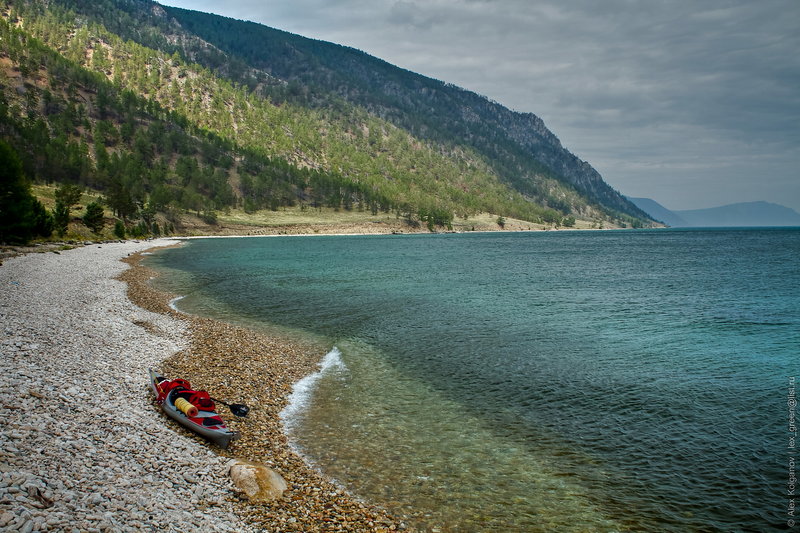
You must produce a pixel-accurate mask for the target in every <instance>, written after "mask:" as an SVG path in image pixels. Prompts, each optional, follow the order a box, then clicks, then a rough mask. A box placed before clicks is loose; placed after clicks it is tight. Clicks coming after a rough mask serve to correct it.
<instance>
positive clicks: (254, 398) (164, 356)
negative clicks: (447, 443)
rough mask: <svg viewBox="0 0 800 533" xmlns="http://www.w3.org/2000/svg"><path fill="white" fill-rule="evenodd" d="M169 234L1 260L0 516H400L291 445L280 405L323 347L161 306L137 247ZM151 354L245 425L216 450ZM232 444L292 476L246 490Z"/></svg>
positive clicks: (248, 522)
mask: <svg viewBox="0 0 800 533" xmlns="http://www.w3.org/2000/svg"><path fill="white" fill-rule="evenodd" d="M174 244H175V241H173V240H169V239H160V240H157V241H149V242H125V243H110V244H103V245H91V246H85V247H82V248H76V249H72V250H66V251H63V252H60V253H35V254H28V255H24V256H19V257H14V258H10V259H5V260H4V262H3V264H2V266H0V322H2V333H3V335H2V337H0V417H2V418H1V419H2V420H3V421H4V424H3V426H2V430H0V529H5V530H8V531H70V532H71V531H157V530H158V531H237V532H238V531H241V532H250V531H308V532H311V531H392V530H398V529H407V528H406V527H405V525H404V524H402V523H401V522H398V521H396V520H394V519H392V518H391V517H390V516H388V515H387V514H386V513H384V512H383V511H381V510H380V509H377V508H374V507H372V506H369V505H367V504H365V503H363V502H359V501H357V500H355V499H354V498H352V497H351V496H349V495H348V494H347V493H346V492H345V491H343V490H342V489H341V488H339V487H337V486H336V485H335V484H333V483H331V482H330V481H329V480H326V479H325V478H324V477H323V476H321V475H320V474H319V473H317V472H315V471H314V470H313V469H311V468H309V467H308V466H307V465H306V464H305V463H304V462H303V461H302V459H301V458H300V457H298V456H297V455H296V454H295V453H294V452H293V451H292V450H291V449H290V447H289V445H288V442H287V439H286V436H285V435H284V434H283V431H282V428H281V424H280V420H279V419H278V413H279V412H280V410H281V409H283V407H284V406H285V405H286V402H287V398H288V395H289V393H290V392H291V387H292V384H293V383H295V382H296V381H297V380H299V379H300V378H302V377H303V376H304V375H307V374H308V373H310V372H312V371H314V370H315V369H316V365H317V363H318V361H319V359H320V358H321V355H322V354H321V353H320V352H319V351H318V347H311V346H305V345H302V344H298V343H297V342H293V341H290V340H288V339H276V338H272V337H267V336H265V335H263V334H259V333H256V332H253V331H250V330H247V329H244V328H239V327H235V326H232V325H229V324H224V323H221V322H216V321H213V320H207V319H202V318H197V317H191V316H187V315H183V314H181V313H178V312H176V311H174V310H171V309H170V308H169V306H168V301H169V299H170V295H166V294H163V293H159V292H156V291H155V290H153V289H152V288H151V287H150V285H149V284H148V283H147V282H148V280H149V279H150V278H151V277H152V276H153V272H152V271H149V270H148V269H146V268H144V267H141V266H136V265H138V258H139V256H137V255H135V254H137V253H138V252H142V251H144V250H147V249H151V248H153V247H158V246H168V245H174ZM128 256H131V257H130V258H128ZM124 258H128V259H126V262H128V263H130V264H131V265H133V266H134V268H130V269H128V268H127V267H126V265H125V264H124V263H123V262H122V261H120V260H121V259H124ZM125 282H127V284H128V286H127V288H126V284H125ZM126 293H127V297H126ZM148 367H155V368H158V369H159V370H161V371H162V372H164V373H165V374H166V375H167V376H168V377H169V376H178V375H180V376H182V377H186V378H188V379H190V380H191V381H192V383H193V384H194V385H195V387H196V388H206V389H208V390H210V391H212V394H213V395H215V396H217V397H221V398H226V399H228V400H229V401H237V402H243V403H247V404H248V405H250V406H251V409H252V411H251V414H250V415H249V416H248V417H247V418H245V419H236V418H235V417H233V416H232V415H231V414H230V413H228V412H227V410H226V409H224V407H222V406H220V407H221V409H220V412H221V413H222V414H223V417H224V418H225V420H226V422H228V423H229V425H231V426H232V427H233V428H234V429H236V430H237V431H239V432H240V433H241V434H242V438H241V439H240V440H238V441H234V443H233V444H232V445H231V446H230V447H229V449H228V450H227V451H222V450H220V449H218V448H215V447H213V445H210V444H208V443H207V442H205V441H203V440H202V439H200V438H199V437H197V436H195V435H193V434H191V433H189V432H187V431H185V430H183V429H182V428H180V427H179V426H178V425H177V424H174V422H172V421H171V420H169V419H168V418H166V417H165V416H164V415H163V414H162V413H161V412H160V410H158V409H157V408H156V407H155V406H154V404H153V402H152V399H151V395H150V392H149V390H148V388H147V385H146V384H147V372H146V371H147V368H148ZM231 457H238V458H244V459H248V460H252V461H258V462H262V463H264V464H267V465H268V466H270V467H271V468H273V469H274V470H276V471H277V472H279V473H280V474H281V475H282V476H283V477H284V478H285V479H286V481H287V483H288V485H289V490H287V491H286V493H284V495H283V497H282V498H280V499H278V500H276V501H274V502H271V503H263V504H250V503H247V502H245V501H243V500H241V499H240V498H239V497H238V495H237V494H236V493H235V491H234V487H233V485H232V483H231V481H230V479H229V478H228V477H227V462H228V461H229V458H231Z"/></svg>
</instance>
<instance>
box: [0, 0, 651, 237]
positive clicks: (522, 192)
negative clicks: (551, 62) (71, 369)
mask: <svg viewBox="0 0 800 533" xmlns="http://www.w3.org/2000/svg"><path fill="white" fill-rule="evenodd" d="M0 10H2V13H3V17H4V18H5V20H6V21H7V26H6V27H5V28H6V29H5V30H3V31H4V32H5V36H6V37H4V38H3V40H2V41H0V56H2V57H4V58H5V60H4V61H6V62H5V63H3V64H2V65H0V66H2V67H3V69H4V70H5V73H6V74H5V76H2V75H0V89H2V95H0V96H2V97H3V102H4V105H3V106H2V110H4V113H5V117H6V118H5V119H4V123H5V125H3V124H0V134H2V135H3V136H4V137H5V138H8V139H9V141H10V142H11V144H12V145H14V146H15V147H16V148H17V149H18V150H20V151H21V152H22V153H27V154H29V156H30V157H28V158H24V159H25V161H26V171H27V172H28V173H29V175H30V176H32V177H34V178H37V179H39V180H41V181H48V182H49V181H52V180H56V181H69V182H75V183H80V184H85V185H91V186H93V187H96V188H98V189H100V190H103V191H107V194H108V195H109V196H110V197H112V198H113V197H114V195H115V194H116V192H114V191H118V190H122V191H123V194H122V196H124V197H126V198H128V199H130V202H128V207H129V208H130V209H128V210H127V211H128V216H133V215H134V214H135V212H136V209H134V207H133V206H139V209H141V208H143V207H145V206H147V207H152V208H155V209H159V208H161V209H163V208H170V207H176V208H181V209H195V210H197V211H201V210H202V211H206V212H209V213H211V212H213V210H216V209H223V208H227V207H244V208H245V209H250V210H255V209H263V208H272V209H275V208H277V207H279V206H281V205H295V204H300V205H310V206H316V205H327V206H331V207H337V208H339V207H341V208H344V209H352V208H354V207H358V208H361V209H371V210H373V212H376V211H377V210H382V211H389V210H394V211H396V212H397V213H398V214H402V215H403V216H414V217H418V218H419V219H421V220H428V221H429V222H430V221H435V224H437V225H446V224H447V223H448V221H449V220H452V217H453V216H454V215H461V216H466V215H468V214H470V213H477V212H481V211H484V212H487V211H488V212H493V213H496V214H500V215H507V216H513V217H517V218H521V219H526V220H532V221H541V222H545V223H555V224H558V223H562V222H563V220H566V219H567V218H571V217H568V215H570V214H572V215H573V216H576V217H578V218H584V219H588V220H608V221H611V222H612V223H617V224H622V225H641V224H642V223H647V218H646V215H644V214H643V213H641V212H640V211H639V212H638V214H637V212H635V211H633V212H632V211H630V209H627V208H625V206H624V205H622V206H621V207H622V208H620V209H616V208H613V207H609V206H608V204H605V205H601V204H600V203H599V202H598V201H597V200H596V199H589V198H588V197H587V196H588V194H587V192H586V190H588V189H590V188H591V187H589V186H588V185H586V186H582V188H581V187H579V186H577V185H574V184H571V183H569V182H568V181H566V180H564V179H563V178H562V176H560V175H556V174H555V173H554V172H553V171H552V170H551V169H549V168H547V167H545V166H544V165H543V164H542V163H540V162H537V161H535V160H534V159H532V158H531V157H530V155H529V154H527V152H526V149H525V148H523V147H522V145H521V144H520V143H516V144H515V143H514V142H509V141H508V140H507V138H508V137H509V135H510V134H509V135H506V133H504V132H502V131H499V130H498V129H497V128H496V127H495V130H494V132H493V133H491V135H492V136H494V138H498V139H500V138H502V139H505V140H503V141H502V142H498V143H495V144H494V145H493V148H492V147H487V146H488V145H486V146H485V145H481V144H480V143H472V144H471V143H469V142H461V140H463V139H461V140H460V139H459V138H458V136H453V130H454V128H466V129H463V131H462V134H463V138H464V139H468V138H483V139H485V138H487V137H488V134H480V135H479V134H477V133H471V132H473V131H475V132H479V131H481V128H484V129H485V128H487V127H488V128H489V129H491V128H492V127H494V126H491V124H490V122H487V121H486V120H484V119H483V118H480V117H477V118H475V116H476V113H477V112H476V111H475V109H478V110H481V113H483V114H484V115H486V114H489V115H490V114H492V113H495V114H496V115H497V118H496V119H495V120H496V121H497V122H499V121H502V120H503V113H506V114H509V115H508V117H506V118H508V119H509V120H508V122H509V124H512V123H514V120H512V119H517V120H518V119H520V117H527V118H526V120H527V121H528V122H529V123H528V124H522V125H520V126H519V127H518V129H519V132H518V136H519V138H520V139H522V138H525V137H526V136H529V137H530V136H531V135H532V134H531V132H535V131H537V128H538V131H539V133H537V134H536V135H535V136H534V137H536V139H539V140H535V139H534V137H530V143H532V144H535V143H537V142H538V143H540V144H542V145H547V146H549V147H551V148H552V147H553V146H558V147H560V145H558V140H557V139H555V137H554V136H552V134H551V133H550V132H549V131H547V130H546V128H544V126H543V125H541V124H540V122H537V121H538V119H536V118H535V117H533V116H532V115H530V116H526V115H519V114H514V113H511V112H510V111H508V110H504V108H502V107H501V106H499V105H497V104H493V103H491V102H488V100H485V99H483V98H482V97H478V96H477V95H474V94H473V93H469V92H467V91H463V90H461V89H457V88H454V87H451V86H446V85H444V84H441V82H435V80H428V79H427V78H423V77H421V76H418V75H415V74H412V73H408V72H405V71H400V69H396V68H395V67H392V66H391V65H388V64H386V63H383V62H381V61H380V60H377V59H374V58H370V57H369V56H366V54H362V53H360V52H356V51H353V50H351V49H345V48H343V47H337V46H336V45H330V44H327V43H322V44H323V45H324V46H323V52H326V51H327V52H326V53H329V52H330V50H339V51H344V52H345V53H346V55H348V57H350V56H352V57H356V56H362V57H363V58H367V59H366V60H365V61H366V62H365V63H363V64H364V65H366V66H362V70H363V72H362V75H361V78H362V79H366V78H369V76H373V77H375V76H377V78H379V79H380V80H381V81H380V86H381V87H383V89H382V90H374V89H371V88H370V86H369V85H368V84H367V85H364V87H365V88H363V89H347V90H345V89H342V90H341V91H339V92H336V91H331V90H329V89H327V88H326V87H325V86H324V84H321V83H320V82H319V80H318V79H317V78H316V77H314V76H311V74H308V72H311V73H316V72H317V71H315V70H313V69H311V70H309V69H308V68H307V66H306V65H307V64H309V63H314V64H322V65H325V64H326V62H328V63H329V62H331V61H333V63H335V62H336V61H338V60H339V59H340V58H338V59H337V58H334V59H325V57H326V55H325V53H323V54H321V55H320V56H319V57H316V56H313V55H309V54H306V53H305V52H303V53H293V52H292V49H291V48H290V49H287V48H285V47H284V48H283V49H282V50H283V52H274V54H273V53H270V54H265V57H267V58H270V57H271V58H273V59H274V60H275V66H273V67H270V69H269V71H268V70H267V67H266V65H264V64H258V65H257V64H254V63H255V61H253V60H248V59H247V57H242V56H239V55H236V54H234V53H233V52H229V51H225V50H224V49H223V48H222V47H221V46H218V45H216V44H211V43H209V42H207V41H206V40H205V39H203V38H201V36H198V35H196V34H194V33H192V31H187V29H186V28H187V27H190V26H191V21H190V20H182V21H180V22H179V21H177V20H176V19H175V18H173V15H174V13H173V10H171V9H165V8H162V7H161V6H159V5H158V4H155V3H153V2H150V1H149V0H124V1H123V0H119V1H117V2H113V1H110V0H97V1H95V2H91V3H86V2H79V1H74V0H61V1H59V0H51V1H49V2H44V1H42V0H38V1H37V0H29V1H24V0H15V1H0ZM179 14H180V15H182V16H183V15H184V13H182V12H181V13H179ZM190 15H191V13H190ZM189 18H191V17H189ZM204 20H205V19H204ZM210 20H212V21H213V22H214V23H215V24H219V25H221V26H220V27H221V28H223V30H221V31H222V33H225V32H227V33H236V32H238V31H241V28H240V27H239V26H231V24H234V22H235V21H230V20H229V19H223V18H221V17H216V18H214V17H212V19H210ZM235 24H244V25H247V26H248V27H250V26H253V27H255V28H256V30H254V31H257V32H260V31H268V32H276V34H278V35H280V34H283V32H278V31H277V30H269V29H265V28H263V27H262V26H258V25H252V24H250V23H238V22H236V23H235ZM285 35H289V36H290V34H285ZM31 37H36V38H37V39H40V40H41V41H39V40H37V39H32V38H31ZM290 37H291V39H289V40H288V41H285V42H284V44H285V43H286V42H288V43H292V39H298V40H299V41H298V42H300V43H301V44H303V43H305V44H307V43H309V42H312V41H309V40H308V39H303V38H300V37H297V36H290ZM220 44H222V43H220ZM253 46H254V47H255V48H254V50H256V49H258V50H262V51H263V50H264V46H265V44H264V43H263V42H261V41H256V42H255V43H253ZM280 46H283V45H281V44H280V42H278V43H277V44H275V45H274V46H272V47H268V48H269V49H270V50H272V48H275V49H280ZM309 53H310V52H309ZM281 54H284V55H287V54H288V56H289V59H288V60H284V61H283V62H281V61H279V60H278V59H276V58H279V57H281ZM353 54H355V55H353ZM250 56H252V57H257V54H256V53H255V52H251V53H250ZM273 56H274V57H273ZM190 61H195V62H196V63H191V62H190ZM375 64H378V65H380V66H381V68H379V69H377V70H376V71H375V72H373V73H372V74H369V72H371V71H370V70H369V69H370V68H372V67H373V66H374V65H375ZM292 65H294V68H295V69H296V71H297V72H296V73H295V74H292V72H291V71H290V69H291V68H292ZM367 67H369V68H367ZM326 68H327V67H326ZM354 68H355V67H354ZM356 70H357V69H356ZM398 72H399V73H400V74H398ZM304 73H305V74H304ZM279 75H280V76H279ZM336 75H338V76H344V79H347V78H348V77H349V76H350V75H349V74H348V70H347V69H339V70H336V69H331V70H330V72H329V76H330V77H335V76H336ZM281 76H282V77H281ZM387 76H399V81H398V82H397V86H398V87H400V89H398V90H396V91H394V93H396V94H393V92H392V91H391V90H386V87H387V85H386V83H387V82H386V79H388V78H387ZM304 77H305V78H308V79H307V80H306V81H303V78H304ZM408 79H416V80H418V82H419V83H420V84H421V85H419V86H418V87H417V88H418V91H417V92H418V93H419V94H418V95H415V94H410V93H408V92H407V91H406V89H404V88H403V87H404V84H407V81H408ZM420 80H421V81H420ZM423 82H424V83H423ZM337 83H338V84H339V85H341V83H339V82H337ZM364 83H365V84H366V81H364ZM431 83H432V84H434V85H436V84H438V85H437V87H439V89H436V91H438V92H441V93H442V94H444V95H446V96H447V98H449V99H450V100H449V101H452V106H451V109H450V111H452V114H446V116H447V117H453V118H451V119H450V122H451V125H450V126H448V127H439V126H437V128H438V129H434V127H433V126H436V124H437V121H435V120H433V121H431V120H428V123H429V124H430V125H426V123H425V122H421V123H414V121H416V120H417V119H418V118H419V117H418V115H415V114H414V113H412V112H410V111H408V109H412V110H413V109H422V108H424V106H425V105H427V104H426V102H427V103H428V104H429V103H430V102H433V103H435V104H436V105H437V106H438V103H440V102H441V101H442V100H441V98H439V97H438V96H437V97H436V98H434V100H426V99H425V97H424V95H425V94H427V92H428V89H429V86H430V84H431ZM426 84H427V85H426ZM344 86H345V87H347V84H345V85H344ZM348 91H349V92H351V93H353V94H354V95H358V94H363V95H367V96H369V98H371V99H372V101H371V102H367V101H364V102H363V103H360V104H359V105H354V104H353V103H349V102H348V101H347V100H346V99H345V95H344V94H343V93H347V92H348ZM459 94H461V95H462V96H460V97H459V98H461V100H459V99H458V98H455V97H453V96H452V95H459ZM387 99H388V100H387ZM470 99H471V100H470ZM352 100H356V99H355V98H353V99H352ZM362 100H363V98H362ZM390 100H391V101H390ZM398 101H399V102H401V104H398V103H396V102H398ZM468 101H473V102H472V104H471V107H470V106H469V105H466V104H465V102H468ZM393 102H394V103H393ZM481 106H483V108H481ZM437 109H438V110H437V111H436V113H440V114H441V113H443V110H442V109H443V108H441V109H440V108H437ZM423 115H424V114H423ZM464 116H469V117H472V120H461V119H459V118H458V117H464ZM26 117H27V118H26ZM383 117H385V118H383ZM386 119H391V121H389V120H386ZM426 120H427V119H426ZM444 120H445V119H444V118H442V120H441V121H440V122H442V123H443V122H444ZM486 124H490V125H489V126H487V125H486ZM520 124H521V123H520ZM509 131H510V130H509ZM504 135H505V137H503V136H504ZM537 135H538V137H537ZM164 139H169V142H164ZM484 144H485V143H484ZM43 147H44V148H46V149H43ZM492 150H494V151H495V152H496V153H495V155H494V156H492V154H491V153H490V152H491V151H492ZM513 151H516V152H517V155H516V156H515V157H516V159H515V158H514V157H511V158H509V157H506V156H507V155H508V154H509V153H511V152H513ZM64 154H66V155H64ZM498 154H500V155H498ZM504 154H505V155H504ZM573 157H574V156H573ZM526 158H527V159H526ZM576 161H577V159H576ZM576 164H577V163H576ZM581 164H583V165H585V166H587V167H588V165H586V164H584V163H582V162H581ZM514 165H516V167H515V168H516V172H511V171H508V170H507V169H505V170H504V168H505V167H508V166H514ZM565 165H566V166H565V168H566V167H568V166H569V165H568V164H565ZM579 166H580V165H579ZM588 168H590V167H588ZM137 176H139V179H138V182H137ZM514 176H516V178H514V179H512V178H511V177H514ZM515 180H516V181H515ZM589 181H590V182H591V180H589ZM587 183H588V182H587ZM598 183H599V184H601V185H598ZM595 185H597V187H599V189H602V188H603V186H605V187H607V185H605V184H604V183H603V182H602V180H600V179H599V176H597V180H596V183H595ZM509 187H511V188H509ZM112 189H113V190H112ZM582 189H583V190H582ZM599 189H598V190H599ZM609 190H610V188H609ZM615 194H616V193H615ZM115 210H116V209H115ZM130 211H133V213H131V212H130ZM626 213H627V214H626ZM120 214H122V213H121V212H120ZM562 219H563V220H562Z"/></svg>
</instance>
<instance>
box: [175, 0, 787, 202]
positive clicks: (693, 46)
mask: <svg viewBox="0 0 800 533" xmlns="http://www.w3.org/2000/svg"><path fill="white" fill-rule="evenodd" d="M166 3H167V4H170V5H180V6H181V7H186V8H189V9H197V10H200V11H208V12H215V13H220V14H224V15H227V16H232V17H235V18H243V19H248V20H254V21H256V22H261V23H264V24H267V25H270V26H273V27H278V28H281V29H285V30H287V31H291V32H294V33H299V34H301V35H306V36H309V37H313V38H318V39H324V40H329V41H332V42H336V43H339V44H344V45H348V46H353V47H355V48H358V49H361V50H364V51H366V52H368V53H370V54H372V55H375V56H378V57H380V58H382V59H385V60H387V61H389V62H391V63H394V64H396V65H398V66H401V67H403V68H408V69H410V70H414V71H416V72H420V73H422V74H425V75H428V76H431V77H434V78H437V79H441V80H444V81H448V82H452V83H455V84H457V85H460V86H462V87H465V88H467V89H470V90H473V91H476V92H478V93H480V94H483V95H486V96H488V97H490V98H492V99H493V100H497V101H499V102H501V103H503V104H505V105H507V106H509V107H510V108H512V109H515V110H518V111H525V112H533V113H535V114H537V115H539V116H540V117H542V119H544V120H545V122H546V123H547V125H548V126H549V127H550V128H551V129H552V130H553V131H554V133H555V134H556V135H558V136H559V137H560V138H561V140H562V142H563V143H564V145H565V146H567V147H568V148H569V149H570V150H572V151H573V152H575V153H576V154H577V155H578V156H579V157H581V158H582V159H586V160H588V161H589V162H590V163H592V164H593V165H594V166H595V167H596V168H597V169H598V170H599V171H600V172H601V173H602V174H603V176H604V178H605V179H606V180H607V181H608V182H609V183H611V184H612V185H613V186H614V187H616V188H617V189H619V190H621V191H622V192H623V193H625V194H630V195H633V196H650V197H653V198H654V199H656V200H658V201H661V202H662V203H664V204H665V205H667V206H668V207H670V208H674V209H682V208H694V207H708V206H711V205H719V204H722V203H726V202H732V201H749V200H769V201H774V202H778V203H782V204H784V205H788V206H790V207H793V208H795V209H798V210H800V179H798V175H799V174H800V173H798V171H797V169H798V168H800V155H799V154H800V126H798V124H800V90H798V87H800V54H798V53H797V51H798V50H800V32H799V31H798V28H800V3H798V2H797V1H796V0H762V1H760V2H751V1H749V0H738V1H731V0H704V1H702V2H697V1H696V0H673V1H668V2H646V1H637V0H604V1H603V2H596V1H590V0H537V1H536V2H530V1H529V0H425V1H422V0H419V1H415V0H339V1H335V2H331V1H328V0H326V1H322V0H296V1H294V2H291V3H289V2H279V1H277V0H266V1H263V0H259V1H254V0H229V1H227V2H223V3H220V2H209V1H204V0H196V1H191V0H172V1H168V2H166Z"/></svg>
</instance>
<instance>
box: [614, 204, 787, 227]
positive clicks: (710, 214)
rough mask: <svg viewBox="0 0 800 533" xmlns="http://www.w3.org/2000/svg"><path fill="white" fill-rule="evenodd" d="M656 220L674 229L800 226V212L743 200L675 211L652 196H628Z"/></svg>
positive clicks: (780, 206) (776, 205) (777, 205)
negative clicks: (705, 207) (704, 207)
mask: <svg viewBox="0 0 800 533" xmlns="http://www.w3.org/2000/svg"><path fill="white" fill-rule="evenodd" d="M628 200H630V201H631V202H633V203H634V204H636V205H637V206H638V207H639V208H640V209H641V210H643V211H645V212H646V213H648V214H649V215H650V216H651V217H653V219H654V220H658V221H660V222H663V223H665V224H666V225H668V226H672V227H675V228H681V227H746V226H800V213H798V212H797V211H795V210H794V209H791V208H789V207H785V206H782V205H780V204H775V203H771V202H764V201H759V202H740V203H735V204H728V205H723V206H719V207H711V208H707V209H688V210H677V211H672V210H670V209H667V208H666V207H664V206H663V205H661V204H659V203H658V202H656V201H655V200H652V199H650V198H630V197H629V198H628Z"/></svg>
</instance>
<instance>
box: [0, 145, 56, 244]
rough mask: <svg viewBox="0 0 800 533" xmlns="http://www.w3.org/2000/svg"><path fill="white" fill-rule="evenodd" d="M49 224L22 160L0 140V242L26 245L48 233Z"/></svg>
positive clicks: (50, 229) (50, 225)
mask: <svg viewBox="0 0 800 533" xmlns="http://www.w3.org/2000/svg"><path fill="white" fill-rule="evenodd" d="M48 225H49V231H52V224H49V223H48V214H47V211H46V209H45V208H44V206H42V204H41V203H40V202H39V200H37V199H36V198H35V197H34V196H33V195H32V194H31V191H30V184H29V183H28V180H27V178H26V177H25V175H24V174H23V172H22V162H21V161H20V159H19V156H18V155H17V153H16V151H15V150H14V149H13V148H11V146H9V145H8V143H6V142H4V141H2V140H0V242H6V243H10V244H25V243H27V242H28V241H30V240H31V239H32V238H33V237H35V236H37V235H41V236H49V234H50V233H49V231H48Z"/></svg>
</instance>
